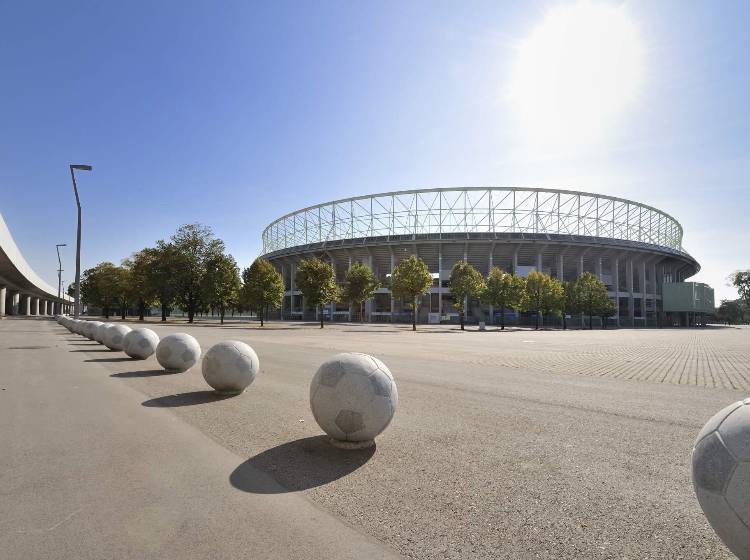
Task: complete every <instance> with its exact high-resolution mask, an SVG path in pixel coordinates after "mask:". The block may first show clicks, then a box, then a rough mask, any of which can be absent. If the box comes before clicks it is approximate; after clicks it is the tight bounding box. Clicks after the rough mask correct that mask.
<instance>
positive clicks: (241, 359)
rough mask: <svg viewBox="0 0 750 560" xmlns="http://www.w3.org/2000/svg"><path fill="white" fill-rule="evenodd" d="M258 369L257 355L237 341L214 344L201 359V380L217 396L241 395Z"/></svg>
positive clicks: (253, 378)
mask: <svg viewBox="0 0 750 560" xmlns="http://www.w3.org/2000/svg"><path fill="white" fill-rule="evenodd" d="M259 368H260V361H259V360H258V355H257V354H256V353H255V350H253V349H252V348H251V347H250V346H248V345H247V344H245V343H244V342H240V341H239V340H227V341H224V342H219V343H218V344H214V345H213V346H212V347H211V348H209V349H208V352H206V355H205V356H204V358H203V364H202V366H201V369H202V371H203V378H204V379H205V380H206V383H208V384H209V385H210V386H211V387H213V388H214V390H215V391H216V392H217V393H219V394H226V395H236V394H239V393H242V392H243V391H244V390H245V389H246V388H247V387H248V386H249V385H250V384H251V383H252V382H253V381H254V380H255V376H256V375H257V374H258V369H259Z"/></svg>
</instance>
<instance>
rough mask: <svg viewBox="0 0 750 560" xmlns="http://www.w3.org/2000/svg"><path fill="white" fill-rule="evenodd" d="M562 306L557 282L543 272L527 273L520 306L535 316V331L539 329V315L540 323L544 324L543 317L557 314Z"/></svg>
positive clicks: (560, 292)
mask: <svg viewBox="0 0 750 560" xmlns="http://www.w3.org/2000/svg"><path fill="white" fill-rule="evenodd" d="M563 305H564V291H563V286H562V283H561V282H560V281H559V280H557V279H556V278H551V277H550V276H548V275H547V274H544V273H543V272H536V271H531V272H529V275H528V276H527V277H526V289H525V290H524V295H523V298H522V300H521V306H522V307H523V309H525V310H526V311H533V312H534V313H535V314H536V325H535V328H536V329H539V315H542V322H544V315H550V314H555V313H558V312H559V311H560V310H561V309H562V307H563Z"/></svg>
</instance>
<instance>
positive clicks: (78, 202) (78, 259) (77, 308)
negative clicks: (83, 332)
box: [70, 164, 92, 319]
mask: <svg viewBox="0 0 750 560" xmlns="http://www.w3.org/2000/svg"><path fill="white" fill-rule="evenodd" d="M76 169H77V170H79V171H91V169H92V167H91V166H90V165H72V164H71V166H70V178H71V179H73V192H74V193H75V195H76V205H77V206H78V231H77V232H76V301H75V311H74V313H73V317H75V318H76V319H78V317H79V315H80V314H81V199H80V198H78V186H76V175H75V173H74V170H76Z"/></svg>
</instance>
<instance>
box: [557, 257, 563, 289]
mask: <svg viewBox="0 0 750 560" xmlns="http://www.w3.org/2000/svg"><path fill="white" fill-rule="evenodd" d="M564 270H565V259H564V258H563V256H562V254H560V255H558V256H557V279H558V280H559V281H560V282H565V274H564Z"/></svg>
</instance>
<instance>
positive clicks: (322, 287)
mask: <svg viewBox="0 0 750 560" xmlns="http://www.w3.org/2000/svg"><path fill="white" fill-rule="evenodd" d="M294 281H295V283H296V284H297V287H298V288H299V290H300V291H301V292H302V295H303V296H304V297H305V299H306V300H307V302H308V303H309V304H310V305H312V306H313V307H317V308H318V311H319V313H320V328H321V329H322V328H323V306H324V305H325V304H326V303H329V302H331V301H336V300H337V299H338V297H339V288H338V286H337V285H336V274H335V272H334V270H333V267H332V266H331V265H330V264H328V263H326V262H323V261H321V260H320V259H318V258H315V257H313V258H310V259H304V260H303V261H302V262H301V263H300V264H299V266H298V267H297V274H296V275H295V277H294Z"/></svg>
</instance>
